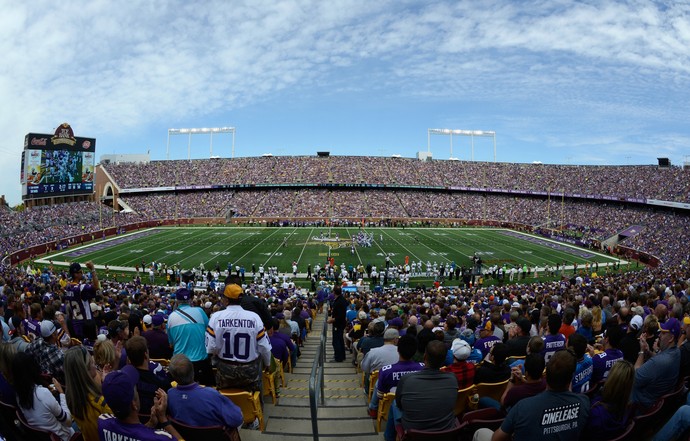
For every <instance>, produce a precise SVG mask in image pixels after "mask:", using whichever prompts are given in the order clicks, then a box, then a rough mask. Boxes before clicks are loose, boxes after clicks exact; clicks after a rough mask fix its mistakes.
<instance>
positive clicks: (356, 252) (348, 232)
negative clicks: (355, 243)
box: [345, 228, 364, 266]
mask: <svg viewBox="0 0 690 441" xmlns="http://www.w3.org/2000/svg"><path fill="white" fill-rule="evenodd" d="M362 231H364V230H362ZM345 232H346V233H347V235H348V236H350V240H352V234H350V229H349V228H345ZM355 254H356V255H357V259H359V264H362V265H363V262H362V257H361V256H360V255H359V251H357V247H355ZM355 266H357V265H355Z"/></svg>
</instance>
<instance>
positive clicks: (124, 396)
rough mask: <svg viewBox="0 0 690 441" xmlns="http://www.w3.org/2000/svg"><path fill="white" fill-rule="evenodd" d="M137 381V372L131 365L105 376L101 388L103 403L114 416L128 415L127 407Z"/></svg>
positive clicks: (132, 396)
mask: <svg viewBox="0 0 690 441" xmlns="http://www.w3.org/2000/svg"><path fill="white" fill-rule="evenodd" d="M138 381H139V372H137V370H136V368H135V367H134V366H132V365H131V364H128V365H127V366H125V367H123V368H122V369H120V370H119V371H113V372H111V373H109V374H108V375H106V377H105V379H104V380H103V386H102V387H101V389H102V393H103V398H105V402H106V403H107V404H108V406H110V408H111V409H112V410H113V412H115V413H116V414H127V413H129V406H130V405H131V403H132V400H134V388H135V387H136V385H137V382H138Z"/></svg>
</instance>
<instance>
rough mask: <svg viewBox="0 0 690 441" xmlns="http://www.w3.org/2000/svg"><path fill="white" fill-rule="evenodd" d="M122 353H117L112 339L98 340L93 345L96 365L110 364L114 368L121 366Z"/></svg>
mask: <svg viewBox="0 0 690 441" xmlns="http://www.w3.org/2000/svg"><path fill="white" fill-rule="evenodd" d="M119 358H120V354H118V353H116V351H115V345H114V344H113V342H112V341H111V340H97V341H96V344H95V345H94V346H93V360H94V361H95V362H96V366H98V367H100V368H102V367H103V366H105V365H107V364H109V365H110V366H111V367H112V369H113V370H116V369H117V367H118V366H119V364H120V363H119V361H120V360H119Z"/></svg>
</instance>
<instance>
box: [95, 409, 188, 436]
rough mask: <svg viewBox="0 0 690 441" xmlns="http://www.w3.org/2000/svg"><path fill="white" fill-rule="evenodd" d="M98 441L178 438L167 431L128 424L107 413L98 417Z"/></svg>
mask: <svg viewBox="0 0 690 441" xmlns="http://www.w3.org/2000/svg"><path fill="white" fill-rule="evenodd" d="M98 439H99V440H100V441H110V440H139V441H170V440H175V439H176V438H175V437H174V436H172V435H171V434H169V433H168V432H166V431H165V430H155V429H151V428H150V427H146V426H144V425H143V424H126V423H123V422H120V421H119V420H118V419H117V418H115V417H114V416H113V415H110V414H107V413H106V414H103V415H101V416H99V417H98Z"/></svg>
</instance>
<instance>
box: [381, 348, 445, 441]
mask: <svg viewBox="0 0 690 441" xmlns="http://www.w3.org/2000/svg"><path fill="white" fill-rule="evenodd" d="M445 358H446V345H445V344H443V342H442V341H438V340H434V341H431V342H429V344H428V345H427V348H426V352H425V356H424V364H425V367H424V369H422V370H421V371H418V372H413V373H411V374H408V375H405V376H403V377H402V378H401V379H400V382H399V383H398V388H397V389H396V391H395V405H393V406H391V410H390V413H389V414H388V418H389V421H391V422H393V423H396V422H397V421H400V422H401V423H402V428H403V429H404V430H410V429H422V430H427V431H440V430H447V429H450V428H452V427H454V426H455V425H457V424H458V422H457V418H456V417H455V414H454V413H453V409H454V408H455V401H456V399H457V396H458V381H457V380H456V378H455V375H453V374H451V373H450V372H441V371H440V368H441V367H442V366H443V362H444V360H445ZM389 428H390V429H393V430H392V431H391V430H389ZM384 438H385V439H386V441H393V440H395V429H394V427H393V426H392V425H391V424H388V425H387V426H386V432H385V433H384Z"/></svg>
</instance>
